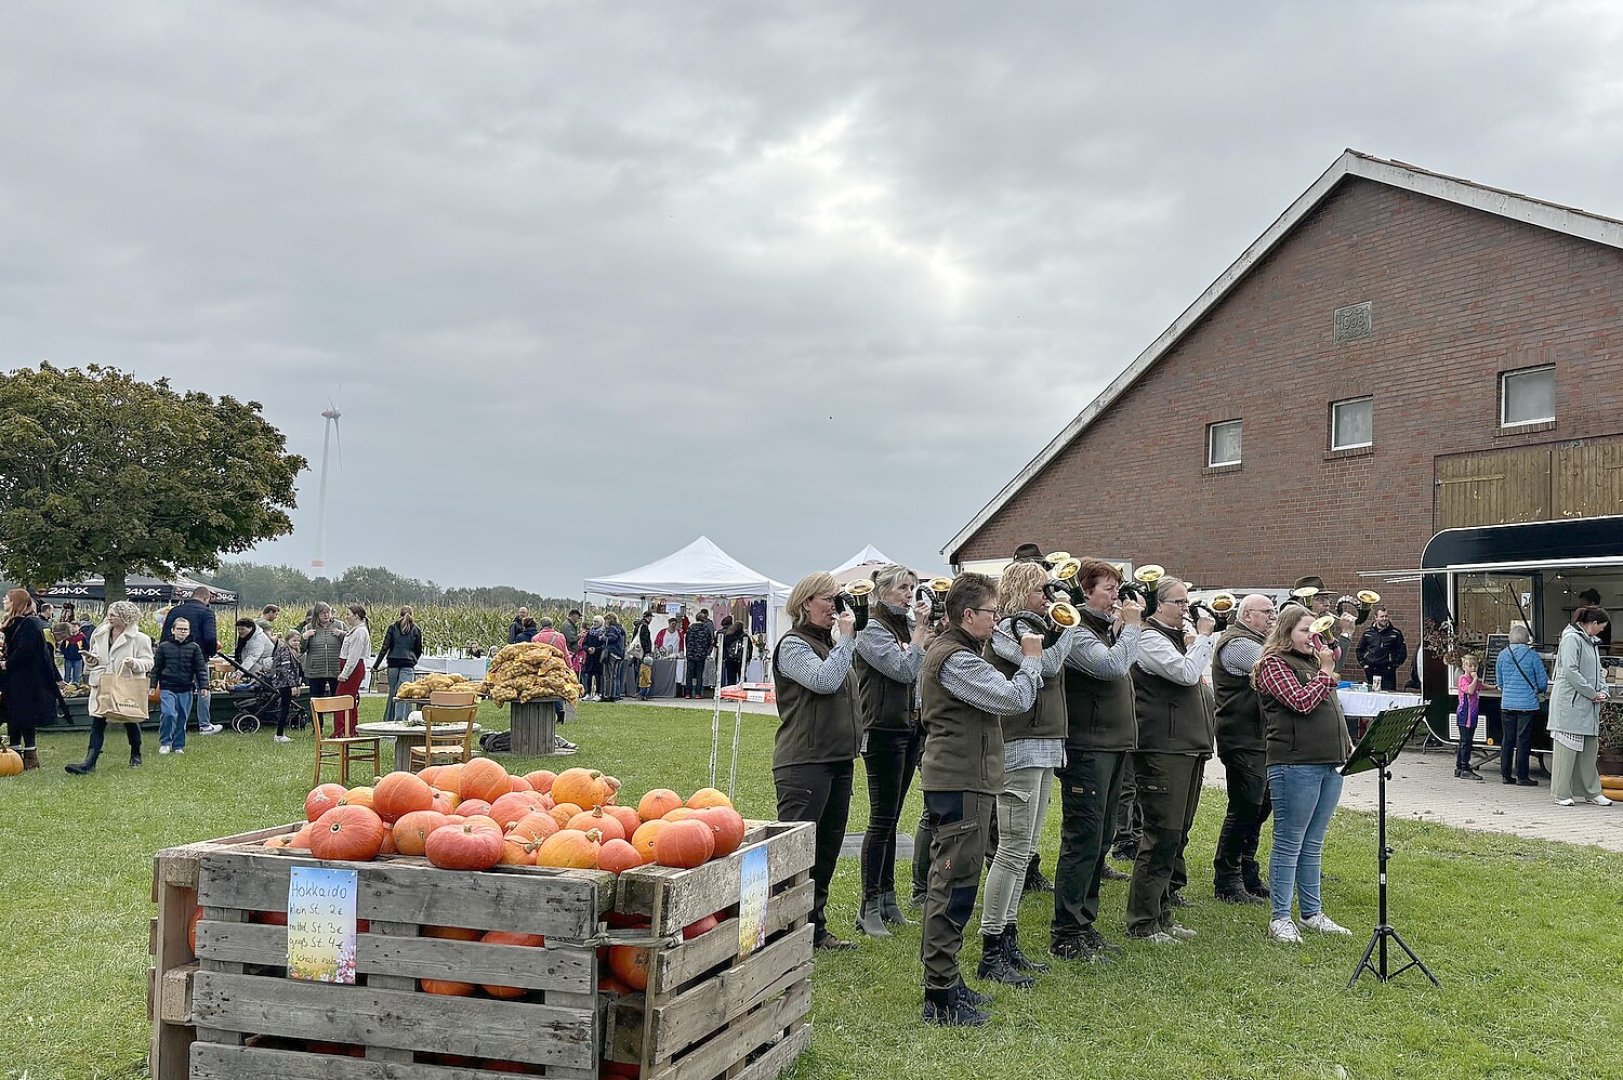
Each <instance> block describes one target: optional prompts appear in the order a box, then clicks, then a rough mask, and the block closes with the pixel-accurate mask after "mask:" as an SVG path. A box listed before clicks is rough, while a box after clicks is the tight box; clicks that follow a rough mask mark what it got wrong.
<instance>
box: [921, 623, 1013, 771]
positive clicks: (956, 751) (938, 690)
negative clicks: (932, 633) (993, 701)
mask: <svg viewBox="0 0 1623 1080" xmlns="http://www.w3.org/2000/svg"><path fill="white" fill-rule="evenodd" d="M960 652H967V653H971V654H973V655H974V656H975V657H976V658H977V659H979V658H980V652H981V643H980V642H978V641H976V640H975V639H974V638H972V637H970V636H969V635H968V634H966V633H965V632H964V631H963V629H962V628H961V627H957V626H955V627H952V628H951V629H948V630H946V631H944V632H942V633H941V634H940V635H938V636H937V637H936V639H935V640H934V641H932V642H931V643H930V647H929V649H927V650H926V651H925V653H924V669H923V670H922V671H920V672H919V693H920V696H921V698H922V700H923V705H924V712H923V716H924V759H923V762H922V764H921V766H920V770H919V779H920V785H921V786H922V787H923V789H924V790H925V791H976V792H981V793H983V794H987V795H996V794H998V793H999V792H1001V791H1002V790H1003V726H1002V724H1000V723H999V722H998V718H997V717H996V716H993V715H992V714H991V713H989V712H986V711H984V710H982V709H977V708H976V707H975V706H973V705H971V704H969V703H968V702H965V701H960V700H959V699H958V698H955V697H953V696H952V695H951V694H949V693H947V691H946V690H944V689H942V686H941V665H942V664H944V663H945V662H946V661H947V658H948V657H950V656H952V655H953V654H954V653H960Z"/></svg>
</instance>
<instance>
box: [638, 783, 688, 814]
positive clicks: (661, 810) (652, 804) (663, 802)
mask: <svg viewBox="0 0 1623 1080" xmlns="http://www.w3.org/2000/svg"><path fill="white" fill-rule="evenodd" d="M681 805H682V796H680V795H678V794H677V793H676V792H674V791H672V790H671V789H670V788H665V787H658V788H655V789H654V790H652V791H650V792H649V793H648V794H646V795H644V796H643V797H642V801H641V802H639V803H637V816H638V817H640V818H642V820H644V821H653V820H654V819H655V818H662V817H664V816H665V815H666V814H668V813H670V812H671V811H672V810H675V809H676V808H677V807H678V806H681Z"/></svg>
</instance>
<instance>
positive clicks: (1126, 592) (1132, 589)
mask: <svg viewBox="0 0 1623 1080" xmlns="http://www.w3.org/2000/svg"><path fill="white" fill-rule="evenodd" d="M1166 576H1167V570H1166V567H1164V566H1162V565H1161V564H1160V563H1146V564H1144V565H1143V566H1141V567H1139V568H1138V569H1137V570H1134V571H1133V580H1132V581H1124V582H1122V583H1121V587H1120V588H1119V589H1117V590H1116V595H1117V596H1118V597H1120V598H1121V599H1123V600H1136V601H1138V602H1139V603H1141V604H1143V605H1144V617H1145V618H1146V619H1147V618H1149V617H1150V616H1151V615H1153V614H1155V604H1156V599H1155V587H1156V585H1158V584H1159V583H1160V581H1161V579H1162V578H1164V577H1166Z"/></svg>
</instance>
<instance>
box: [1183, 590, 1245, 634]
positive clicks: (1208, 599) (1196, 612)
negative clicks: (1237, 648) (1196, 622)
mask: <svg viewBox="0 0 1623 1080" xmlns="http://www.w3.org/2000/svg"><path fill="white" fill-rule="evenodd" d="M1239 603H1240V601H1239V599H1238V598H1236V597H1235V595H1234V594H1233V593H1231V592H1227V591H1224V592H1215V593H1212V595H1210V596H1200V595H1195V596H1191V597H1190V598H1189V614H1190V615H1191V616H1192V617H1194V618H1196V619H1198V618H1199V617H1200V614H1201V613H1202V612H1204V613H1205V614H1206V615H1207V617H1208V618H1210V619H1211V620H1212V622H1213V623H1214V624H1216V626H1217V629H1218V630H1219V631H1223V630H1227V629H1228V625H1229V616H1231V615H1233V614H1234V609H1235V608H1236V607H1238V606H1239Z"/></svg>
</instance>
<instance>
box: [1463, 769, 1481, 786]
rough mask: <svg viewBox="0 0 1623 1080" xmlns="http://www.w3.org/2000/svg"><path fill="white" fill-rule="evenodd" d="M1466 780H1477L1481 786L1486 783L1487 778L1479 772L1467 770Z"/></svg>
mask: <svg viewBox="0 0 1623 1080" xmlns="http://www.w3.org/2000/svg"><path fill="white" fill-rule="evenodd" d="M1465 778H1466V779H1467V780H1475V781H1476V782H1477V783H1479V784H1481V783H1484V782H1485V781H1486V777H1484V776H1483V775H1482V774H1481V773H1479V772H1477V771H1476V770H1475V769H1466V770H1465Z"/></svg>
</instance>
